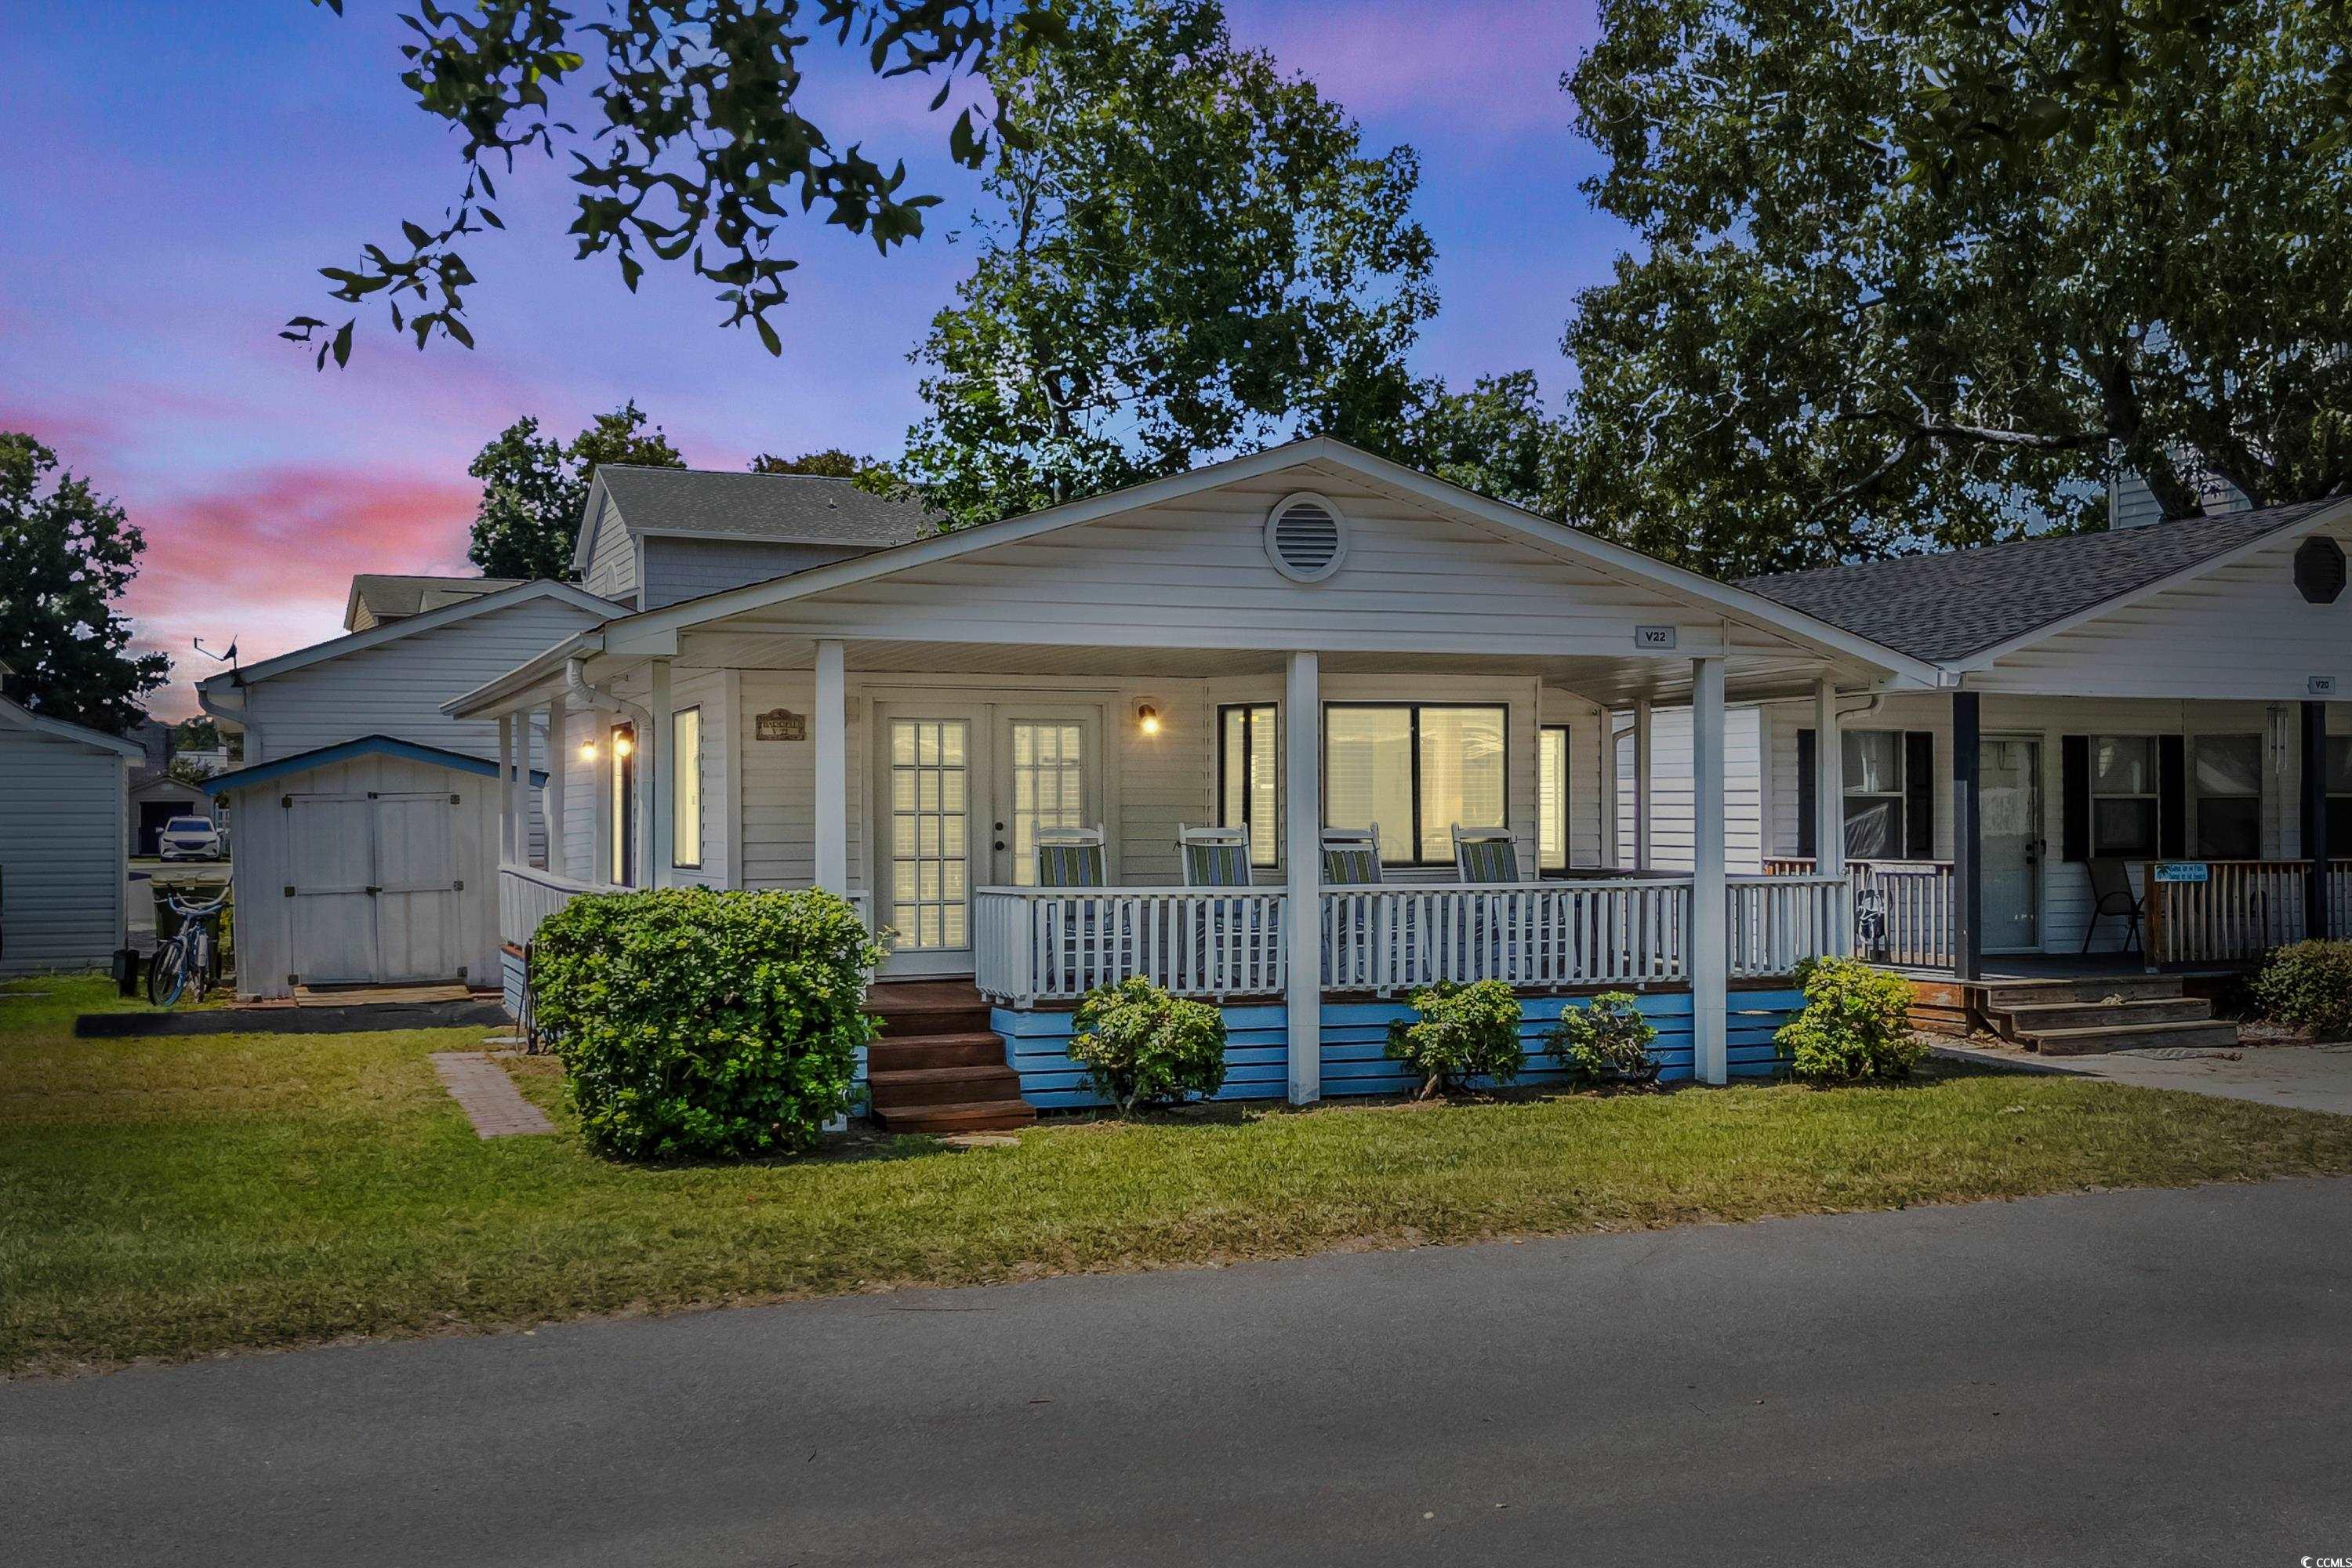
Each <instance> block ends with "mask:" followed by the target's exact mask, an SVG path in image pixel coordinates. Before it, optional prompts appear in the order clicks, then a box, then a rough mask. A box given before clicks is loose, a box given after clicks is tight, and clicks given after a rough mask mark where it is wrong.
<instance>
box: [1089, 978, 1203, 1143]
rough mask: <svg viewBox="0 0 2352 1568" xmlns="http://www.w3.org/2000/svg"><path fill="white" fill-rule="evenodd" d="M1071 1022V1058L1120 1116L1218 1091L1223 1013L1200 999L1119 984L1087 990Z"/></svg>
mask: <svg viewBox="0 0 2352 1568" xmlns="http://www.w3.org/2000/svg"><path fill="white" fill-rule="evenodd" d="M1076 1023H1077V1027H1078V1033H1077V1035H1076V1037H1075V1038H1073V1039H1072V1040H1071V1041H1070V1055H1071V1056H1072V1057H1073V1058H1076V1060H1077V1061H1079V1062H1080V1063H1082V1064H1083V1065H1084V1066H1085V1068H1086V1069H1087V1079H1088V1081H1090V1082H1091V1083H1093V1085H1094V1086H1095V1090H1096V1092H1097V1093H1098V1094H1100V1095H1101V1096H1102V1097H1103V1098H1104V1099H1106V1100H1109V1101H1110V1102H1111V1103H1112V1104H1113V1105H1116V1106H1118V1110H1119V1114H1120V1115H1122V1116H1124V1115H1126V1114H1127V1113H1128V1112H1129V1111H1131V1110H1134V1109H1135V1108H1136V1107H1137V1106H1138V1105H1146V1104H1172V1103H1175V1102H1177V1101H1181V1100H1187V1099H1190V1098H1191V1097H1192V1096H1194V1095H1198V1096H1200V1097H1201V1098H1202V1099H1203V1100H1205V1099H1207V1098H1208V1097H1209V1096H1211V1095H1213V1094H1214V1093H1216V1092H1217V1090H1219V1089H1223V1087H1224V1084H1225V1016H1224V1015H1223V1013H1221V1012H1219V1011H1218V1010H1217V1009H1216V1008H1214V1007H1212V1006H1210V1005H1208V1004H1207V1003H1205V1002H1188V1001H1185V1000H1183V999H1182V998H1181V997H1176V996H1171V995H1170V994H1168V993H1167V992H1165V991H1163V990H1161V989H1160V987H1159V986H1157V985H1154V984H1151V982H1150V981H1149V980H1144V979H1140V978H1136V979H1129V980H1122V981H1120V982H1119V983H1118V984H1116V985H1106V986H1103V987H1102V988H1101V989H1099V990H1097V991H1090V992H1088V993H1087V995H1086V998H1085V999H1084V1000H1083V1001H1081V1002H1080V1003H1079V1004H1078V1016H1077V1018H1076Z"/></svg>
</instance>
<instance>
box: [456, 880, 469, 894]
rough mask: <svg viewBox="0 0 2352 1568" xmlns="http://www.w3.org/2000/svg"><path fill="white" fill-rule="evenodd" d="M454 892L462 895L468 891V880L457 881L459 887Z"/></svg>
mask: <svg viewBox="0 0 2352 1568" xmlns="http://www.w3.org/2000/svg"><path fill="white" fill-rule="evenodd" d="M454 890H455V891H457V892H460V893H462V892H464V891H465V890H466V879H464V878H463V877H460V878H458V879H457V887H456V889H454Z"/></svg>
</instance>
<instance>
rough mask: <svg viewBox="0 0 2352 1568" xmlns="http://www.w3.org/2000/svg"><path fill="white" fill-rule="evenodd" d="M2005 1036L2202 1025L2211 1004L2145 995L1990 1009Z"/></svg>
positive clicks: (2186, 997) (2208, 1016)
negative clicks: (2133, 1026) (2119, 999)
mask: <svg viewBox="0 0 2352 1568" xmlns="http://www.w3.org/2000/svg"><path fill="white" fill-rule="evenodd" d="M1993 1012H1994V1014H1995V1016H1997V1017H1998V1018H1999V1020H2000V1025H2001V1029H2002V1032H2003V1033H2004V1034H2008V1033H2011V1032H2015V1031H2032V1032H2036V1033H2041V1032H2047V1031H2049V1030H2052V1029H2088V1028H2095V1027H2099V1026H2109V1025H2116V1024H2181V1023H2202V1022H2204V1021H2206V1020H2208V1019H2210V1018H2211V1017H2212V1016H2213V1005H2212V1004H2211V1003H2210V1002H2205V1001H2200V1000H2199V999H2198V998H2196V997H2194V996H2147V997H2142V998H2140V999H2139V1000H2137V1001H2129V1002H2049V1003H2037V1004H2035V1005H2032V1006H2031V1007H1999V1008H1995V1009H1993Z"/></svg>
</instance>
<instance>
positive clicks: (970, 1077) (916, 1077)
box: [866, 1061, 1021, 1111]
mask: <svg viewBox="0 0 2352 1568" xmlns="http://www.w3.org/2000/svg"><path fill="white" fill-rule="evenodd" d="M866 1086H867V1088H868V1089H871V1090H872V1091H873V1095H874V1109H875V1110H877V1111H885V1110H902V1109H904V1108H906V1107H908V1106H913V1105H950V1104H954V1103H956V1102H958V1101H961V1100H1008V1099H1009V1100H1018V1099H1020V1098H1021V1077H1020V1075H1019V1074H1018V1073H1015V1072H1014V1071H1013V1069H1012V1068H1009V1067H1007V1066H1005V1065H1004V1064H1003V1062H1001V1061H999V1062H994V1063H992V1064H989V1065H987V1066H984V1067H978V1066H976V1067H955V1068H913V1069H911V1070H909V1071H905V1072H868V1073H867V1074H866Z"/></svg>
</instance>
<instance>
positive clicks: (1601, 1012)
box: [1545, 991, 1662, 1084]
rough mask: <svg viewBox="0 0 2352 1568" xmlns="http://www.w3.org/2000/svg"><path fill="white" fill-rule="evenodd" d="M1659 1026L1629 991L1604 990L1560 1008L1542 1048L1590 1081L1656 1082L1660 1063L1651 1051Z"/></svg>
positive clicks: (1565, 1066)
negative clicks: (1576, 1004) (1588, 999)
mask: <svg viewBox="0 0 2352 1568" xmlns="http://www.w3.org/2000/svg"><path fill="white" fill-rule="evenodd" d="M1657 1037H1658V1031H1657V1030H1656V1029H1655V1028H1654V1027H1653V1026H1651V1023H1650V1020H1649V1019H1647V1018H1645V1017H1643V1016H1642V1005H1641V1003H1640V1002H1639V1001H1638V1000H1637V999H1636V998H1635V997H1634V995H1633V993H1632V992H1630V991H1604V992H1602V993H1601V994H1600V995H1598V996H1595V997H1594V998H1593V999H1592V1000H1591V1002H1590V1003H1589V1004H1587V1005H1584V1006H1582V1007H1569V1008H1566V1009H1563V1010H1562V1011H1561V1013H1560V1016H1559V1023H1557V1024H1555V1025H1553V1026H1552V1030H1551V1036H1550V1039H1549V1043H1548V1044H1547V1046H1546V1047H1545V1048H1546V1049H1547V1050H1548V1051H1549V1052H1550V1054H1551V1056H1552V1057H1553V1058H1554V1059H1555V1060H1557V1061H1558V1062H1559V1064H1560V1066H1562V1067H1564V1068H1568V1069H1569V1070H1570V1072H1572V1073H1574V1074H1575V1075H1576V1076H1577V1077H1578V1078H1580V1079H1585V1080H1586V1081H1588V1082H1591V1083H1633V1084H1649V1083H1655V1082H1656V1081H1657V1079H1658V1068H1659V1067H1660V1066H1661V1065H1662V1064H1661V1063H1660V1062H1659V1060H1658V1058H1655V1057H1654V1056H1652V1055H1651V1054H1650V1042H1651V1041H1653V1040H1654V1039H1656V1038H1657Z"/></svg>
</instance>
